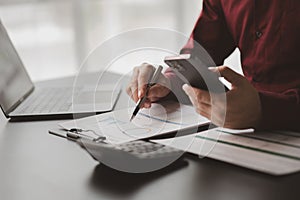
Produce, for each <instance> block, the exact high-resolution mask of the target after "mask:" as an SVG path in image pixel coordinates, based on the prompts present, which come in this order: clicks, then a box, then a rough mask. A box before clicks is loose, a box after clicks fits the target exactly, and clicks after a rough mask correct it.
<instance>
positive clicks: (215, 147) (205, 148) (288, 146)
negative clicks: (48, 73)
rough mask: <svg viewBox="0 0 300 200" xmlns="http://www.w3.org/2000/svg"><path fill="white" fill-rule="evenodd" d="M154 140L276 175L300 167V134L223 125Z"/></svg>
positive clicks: (201, 155) (298, 169) (297, 169)
mask: <svg viewBox="0 0 300 200" xmlns="http://www.w3.org/2000/svg"><path fill="white" fill-rule="evenodd" d="M153 142H156V143H160V144H164V145H168V146H171V147H174V148H177V149H180V150H184V151H187V152H190V153H193V154H197V155H199V156H200V157H209V158H213V159H217V160H221V161H224V162H228V163H232V164H235V165H239V166H242V167H246V168H250V169H253V170H257V171H261V172H264V173H268V174H273V175H284V174H290V173H294V172H298V171H300V134H298V135H297V134H293V135H291V134H285V133H281V132H255V133H245V134H238V135H236V134H235V133H230V131H224V130H223V129H220V128H215V129H211V130H208V131H204V132H200V133H196V134H192V135H188V136H183V137H177V138H172V139H164V140H153Z"/></svg>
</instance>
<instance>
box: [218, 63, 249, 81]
mask: <svg viewBox="0 0 300 200" xmlns="http://www.w3.org/2000/svg"><path fill="white" fill-rule="evenodd" d="M217 70H218V71H219V73H220V75H221V76H222V77H224V78H225V79H226V80H227V81H229V82H230V83H231V84H233V85H236V86H238V85H241V84H242V83H244V80H245V77H243V76H242V75H240V74H238V73H236V72H235V71H233V70H232V69H230V68H229V67H226V66H221V67H217Z"/></svg>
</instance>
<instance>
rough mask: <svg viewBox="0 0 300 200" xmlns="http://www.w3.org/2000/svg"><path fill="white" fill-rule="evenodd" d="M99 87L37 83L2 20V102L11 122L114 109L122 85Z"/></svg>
mask: <svg viewBox="0 0 300 200" xmlns="http://www.w3.org/2000/svg"><path fill="white" fill-rule="evenodd" d="M49 85H51V84H49ZM99 88H101V89H96V90H95V88H92V87H90V86H82V87H76V88H73V87H71V86H70V87H43V86H35V85H34V83H33V82H32V81H31V79H30V77H29V75H28V73H27V71H26V69H25V67H24V65H23V63H22V61H21V59H20V57H19V55H18V53H17V51H16V49H15V48H14V45H13V44H12V42H11V40H10V38H9V36H8V34H7V31H6V29H5V27H4V26H3V24H2V22H1V20H0V105H1V109H2V111H3V113H4V115H5V116H6V117H7V118H9V119H10V120H11V121H28V120H45V119H69V118H72V117H74V116H76V117H81V116H82V117H84V116H88V115H91V114H95V113H97V114H99V113H104V112H109V111H112V110H113V108H114V106H115V103H116V101H117V99H118V97H119V94H120V91H121V89H120V87H118V88H115V87H114V85H101V87H99Z"/></svg>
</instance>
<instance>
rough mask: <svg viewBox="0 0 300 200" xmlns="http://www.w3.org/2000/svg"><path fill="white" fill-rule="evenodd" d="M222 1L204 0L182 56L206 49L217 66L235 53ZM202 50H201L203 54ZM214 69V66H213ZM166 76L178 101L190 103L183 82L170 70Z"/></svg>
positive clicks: (182, 50)
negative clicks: (182, 87) (199, 48)
mask: <svg viewBox="0 0 300 200" xmlns="http://www.w3.org/2000/svg"><path fill="white" fill-rule="evenodd" d="M219 1H220V0H204V1H203V9H202V12H201V14H200V17H199V19H198V21H197V23H196V25H195V27H194V30H193V32H192V34H191V36H190V38H189V40H188V42H187V44H186V45H185V46H184V47H183V48H182V49H181V51H180V53H181V54H197V48H198V47H201V48H204V49H205V50H206V51H207V53H208V54H209V55H210V57H211V58H212V59H213V61H214V63H215V64H216V65H217V66H220V65H223V63H224V60H225V59H226V58H227V57H228V56H229V55H230V54H231V53H232V52H233V51H234V49H235V47H236V45H235V42H234V40H233V38H232V36H231V34H230V32H229V30H228V28H227V24H226V21H225V17H224V14H223V10H222V6H221V4H220V2H219ZM201 51H202V50H199V52H201ZM212 67H213V66H212ZM165 76H166V77H168V78H169V79H170V81H171V90H172V92H173V93H174V94H175V96H176V97H177V99H178V100H179V99H180V100H181V101H183V102H188V101H189V100H188V98H187V97H186V95H185V93H184V92H183V90H182V89H181V86H182V85H183V81H181V80H180V79H179V78H178V77H177V76H176V75H175V74H174V73H173V72H172V70H171V69H170V68H168V69H167V70H166V72H165Z"/></svg>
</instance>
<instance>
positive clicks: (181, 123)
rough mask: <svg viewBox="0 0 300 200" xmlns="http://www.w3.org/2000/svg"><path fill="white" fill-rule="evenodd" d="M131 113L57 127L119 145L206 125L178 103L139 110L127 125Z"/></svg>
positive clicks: (103, 116)
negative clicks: (77, 131) (80, 131)
mask: <svg viewBox="0 0 300 200" xmlns="http://www.w3.org/2000/svg"><path fill="white" fill-rule="evenodd" d="M133 109H134V108H128V109H123V110H117V111H114V112H110V113H105V114H100V115H95V116H91V117H87V118H83V119H77V120H72V121H69V122H65V123H61V124H59V125H60V126H61V127H62V128H64V129H67V130H70V129H73V128H77V129H82V130H84V131H85V132H84V133H85V134H89V136H90V137H97V136H105V137H106V138H107V139H106V141H105V142H107V143H111V144H121V143H125V142H130V141H134V140H137V139H142V138H148V137H153V136H158V135H161V134H165V133H170V132H174V131H177V130H183V129H187V128H192V127H196V126H200V125H207V124H209V123H210V121H209V120H208V119H206V118H204V117H202V116H200V115H199V114H197V113H196V112H195V110H194V108H193V107H191V106H186V105H181V104H178V103H172V104H166V105H161V104H153V105H152V107H151V109H142V110H140V112H139V113H138V115H137V116H136V117H135V119H134V120H133V121H132V122H130V121H129V119H130V117H131V115H132V112H133ZM195 131H196V130H195Z"/></svg>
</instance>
